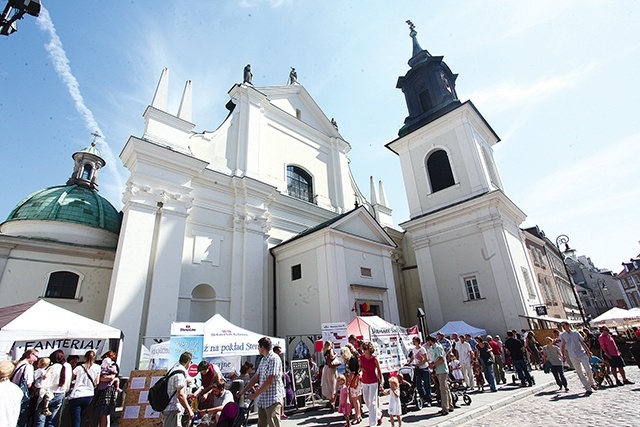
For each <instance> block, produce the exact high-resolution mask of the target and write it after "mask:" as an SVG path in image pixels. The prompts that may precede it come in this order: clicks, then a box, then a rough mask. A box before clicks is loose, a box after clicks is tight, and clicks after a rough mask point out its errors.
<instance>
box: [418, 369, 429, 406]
mask: <svg viewBox="0 0 640 427" xmlns="http://www.w3.org/2000/svg"><path fill="white" fill-rule="evenodd" d="M414 373H415V374H416V375H415V376H416V387H417V388H418V394H419V395H420V397H421V398H422V399H423V400H424V401H425V402H428V403H431V372H429V370H428V369H419V368H416V370H415V371H414Z"/></svg>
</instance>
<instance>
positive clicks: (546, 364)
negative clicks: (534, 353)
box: [542, 360, 552, 374]
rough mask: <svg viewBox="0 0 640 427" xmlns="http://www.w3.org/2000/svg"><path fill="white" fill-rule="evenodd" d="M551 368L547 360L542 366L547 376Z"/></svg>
mask: <svg viewBox="0 0 640 427" xmlns="http://www.w3.org/2000/svg"><path fill="white" fill-rule="evenodd" d="M551 366H552V365H551V362H549V361H548V360H547V361H546V362H544V363H543V364H542V370H543V371H544V373H545V374H548V373H549V372H551Z"/></svg>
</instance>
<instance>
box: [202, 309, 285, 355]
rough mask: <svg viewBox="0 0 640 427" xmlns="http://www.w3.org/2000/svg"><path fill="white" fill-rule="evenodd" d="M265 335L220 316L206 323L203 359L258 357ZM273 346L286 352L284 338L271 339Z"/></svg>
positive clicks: (217, 315) (216, 315)
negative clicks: (259, 344)
mask: <svg viewBox="0 0 640 427" xmlns="http://www.w3.org/2000/svg"><path fill="white" fill-rule="evenodd" d="M264 336H265V335H263V334H258V333H256V332H251V331H249V330H247V329H243V328H241V327H239V326H236V325H234V324H233V323H231V322H229V321H228V320H227V319H225V318H224V317H222V316H221V315H220V314H215V315H214V316H213V317H212V318H211V319H209V320H207V321H206V322H205V323H204V349H203V351H202V357H224V356H256V355H258V354H259V351H258V340H259V339H260V338H262V337H264ZM269 338H270V339H271V343H272V344H273V346H276V345H278V346H280V347H281V348H282V351H283V352H284V351H285V350H286V343H285V339H284V338H277V337H269Z"/></svg>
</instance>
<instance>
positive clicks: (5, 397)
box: [0, 349, 122, 427]
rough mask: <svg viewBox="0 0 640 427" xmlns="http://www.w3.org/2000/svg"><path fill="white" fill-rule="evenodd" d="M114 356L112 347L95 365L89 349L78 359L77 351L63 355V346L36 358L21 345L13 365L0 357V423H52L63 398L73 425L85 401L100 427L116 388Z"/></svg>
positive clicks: (28, 426) (37, 426) (30, 426)
mask: <svg viewBox="0 0 640 427" xmlns="http://www.w3.org/2000/svg"><path fill="white" fill-rule="evenodd" d="M115 360H116V354H115V353H114V352H113V351H108V352H107V353H105V354H104V355H103V356H102V358H101V362H102V363H101V364H100V365H98V364H97V363H96V353H95V351H93V350H89V351H87V352H86V353H85V355H84V361H83V362H82V363H80V361H79V357H78V356H69V357H66V356H65V353H64V351H63V350H55V351H54V352H52V353H51V354H49V355H48V356H47V357H44V356H43V357H41V356H40V354H39V352H38V351H37V350H34V349H27V350H26V351H25V352H24V353H23V355H22V357H21V358H20V360H18V361H17V363H16V364H14V363H12V362H10V361H3V362H0V420H1V421H2V423H0V424H1V425H3V426H5V425H6V426H14V425H15V426H17V427H54V426H58V425H59V418H60V415H61V408H62V404H63V401H64V399H68V407H69V415H70V418H71V425H72V426H73V427H80V426H81V425H82V424H83V423H82V419H83V416H85V415H86V410H87V408H88V407H89V405H91V404H93V405H94V409H93V414H94V415H95V416H96V417H97V418H98V423H99V425H100V427H106V426H107V425H108V418H109V417H110V416H111V415H113V413H114V412H115V408H116V398H117V395H118V393H119V392H121V391H122V390H120V388H119V384H120V383H119V380H118V374H119V368H118V365H117V364H116V363H115Z"/></svg>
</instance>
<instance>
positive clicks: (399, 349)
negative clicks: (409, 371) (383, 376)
mask: <svg viewBox="0 0 640 427" xmlns="http://www.w3.org/2000/svg"><path fill="white" fill-rule="evenodd" d="M369 334H370V335H371V342H373V344H374V346H375V348H376V354H377V356H378V362H380V369H381V370H382V372H393V371H397V370H398V369H399V368H400V367H402V366H403V365H404V364H405V363H407V354H408V353H409V349H410V348H411V346H412V344H411V338H412V335H409V334H407V330H406V329H405V328H402V327H400V326H395V325H394V326H390V327H388V328H374V327H372V328H370V329H369Z"/></svg>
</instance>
